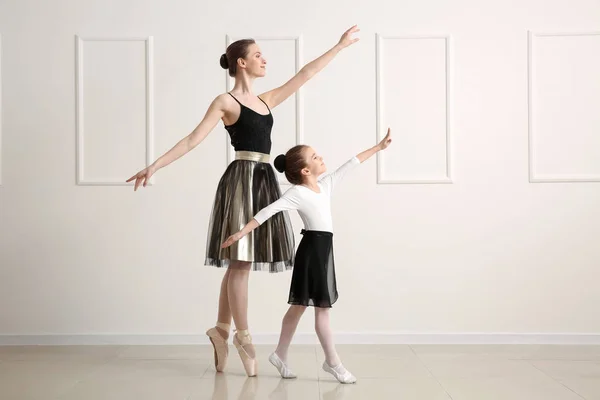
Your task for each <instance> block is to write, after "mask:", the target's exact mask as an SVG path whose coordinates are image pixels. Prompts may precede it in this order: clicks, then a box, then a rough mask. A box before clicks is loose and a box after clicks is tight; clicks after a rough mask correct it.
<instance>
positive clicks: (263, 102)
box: [256, 96, 271, 112]
mask: <svg viewBox="0 0 600 400" xmlns="http://www.w3.org/2000/svg"><path fill="white" fill-rule="evenodd" d="M256 97H258V99H259V100H260V101H262V102H263V103H264V104H265V106H267V110H269V112H271V109H270V108H269V105H268V104H267V103H265V101H264V100H263V99H261V98H260V96H256Z"/></svg>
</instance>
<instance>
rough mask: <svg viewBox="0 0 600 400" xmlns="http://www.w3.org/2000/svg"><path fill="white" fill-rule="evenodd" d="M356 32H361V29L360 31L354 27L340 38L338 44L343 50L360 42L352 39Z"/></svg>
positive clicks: (357, 39)
mask: <svg viewBox="0 0 600 400" xmlns="http://www.w3.org/2000/svg"><path fill="white" fill-rule="evenodd" d="M356 32H360V29H358V27H357V26H356V25H354V26H353V27H352V28H350V29H348V30H347V31H346V32H344V34H343V35H342V37H341V38H340V41H339V42H338V45H339V46H340V47H341V48H342V49H343V48H346V47H348V46H350V45H351V44H354V43H356V42H358V41H359V40H360V39H359V38H352V34H353V33H356Z"/></svg>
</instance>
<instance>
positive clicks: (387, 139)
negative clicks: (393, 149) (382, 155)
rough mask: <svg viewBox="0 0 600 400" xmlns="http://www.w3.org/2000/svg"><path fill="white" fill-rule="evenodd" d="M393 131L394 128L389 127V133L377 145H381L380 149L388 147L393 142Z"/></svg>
mask: <svg viewBox="0 0 600 400" xmlns="http://www.w3.org/2000/svg"><path fill="white" fill-rule="evenodd" d="M391 131H392V130H391V129H390V128H388V130H387V135H385V137H384V138H383V140H382V141H381V142H379V144H378V145H377V146H378V147H379V150H385V149H387V148H388V146H389V145H390V144H391V143H392V136H391Z"/></svg>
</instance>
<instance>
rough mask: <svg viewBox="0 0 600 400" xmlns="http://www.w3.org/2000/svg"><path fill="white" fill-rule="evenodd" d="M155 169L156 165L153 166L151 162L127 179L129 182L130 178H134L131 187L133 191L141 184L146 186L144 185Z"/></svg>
mask: <svg viewBox="0 0 600 400" xmlns="http://www.w3.org/2000/svg"><path fill="white" fill-rule="evenodd" d="M156 171H157V169H156V167H155V166H154V164H152V165H150V166H149V167H146V168H144V169H143V170H141V171H140V172H138V173H137V174H135V175H134V176H132V177H131V178H129V179H127V182H131V181H132V180H134V179H135V185H134V187H133V191H136V190H137V189H138V187H139V186H140V185H143V186H144V187H146V185H147V184H148V182H149V181H150V178H151V177H152V175H154V173H155V172H156Z"/></svg>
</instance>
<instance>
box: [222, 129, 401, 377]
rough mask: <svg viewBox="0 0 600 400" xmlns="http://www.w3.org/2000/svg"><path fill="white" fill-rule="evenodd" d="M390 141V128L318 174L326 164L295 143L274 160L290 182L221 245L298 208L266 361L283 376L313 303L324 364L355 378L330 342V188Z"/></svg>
mask: <svg viewBox="0 0 600 400" xmlns="http://www.w3.org/2000/svg"><path fill="white" fill-rule="evenodd" d="M391 142H392V139H391V136H390V130H389V129H388V132H387V135H386V136H385V138H384V139H383V140H382V141H381V142H380V143H379V144H378V145H377V146H374V147H372V148H370V149H368V150H365V151H363V152H362V153H360V154H359V155H357V156H356V157H353V158H352V159H350V160H349V161H348V162H346V163H345V164H344V165H342V166H341V167H340V168H338V169H337V170H336V171H335V172H333V173H332V174H329V175H327V176H325V177H323V178H321V179H318V177H319V176H320V175H321V174H323V173H324V172H325V171H326V170H327V168H326V167H325V163H324V162H323V158H322V157H321V156H319V155H317V153H316V152H315V151H314V150H313V148H312V147H310V146H305V145H299V146H295V147H293V148H291V149H290V150H288V152H287V153H286V154H285V156H284V155H279V156H277V158H276V159H275V168H276V169H277V170H278V171H279V172H285V176H286V178H287V179H288V181H289V182H290V183H292V184H293V185H294V186H292V187H291V188H290V189H289V190H288V191H287V192H285V194H284V195H283V196H282V197H281V198H280V199H279V200H277V201H275V202H274V203H272V204H271V205H269V206H267V207H265V208H263V209H262V210H260V211H259V212H258V213H257V214H256V215H255V216H254V219H252V220H251V221H250V222H249V223H248V224H247V225H246V226H244V228H243V229H242V230H241V231H239V232H237V233H235V234H233V235H232V236H230V237H229V238H228V239H227V240H226V241H225V242H224V243H223V244H222V247H223V248H227V247H229V246H231V245H232V244H233V243H235V242H237V241H238V240H240V239H241V238H243V237H244V236H245V235H247V234H248V233H250V232H252V231H253V230H254V229H256V228H257V227H258V226H259V225H261V224H262V223H264V222H265V221H266V220H268V219H269V218H271V217H272V216H273V215H275V214H277V213H278V212H281V211H287V210H297V211H298V213H299V214H300V217H301V218H302V221H303V222H304V229H303V230H302V234H303V235H304V237H303V238H302V241H301V242H300V245H299V246H298V251H297V253H296V258H295V261H294V272H293V274H292V283H291V285H290V295H289V300H288V303H289V304H291V306H290V308H289V310H288V311H287V313H286V314H285V316H284V317H283V321H282V326H281V335H280V337H279V344H278V345H277V349H276V350H275V352H274V353H273V354H271V356H270V357H269V361H270V362H271V363H272V364H273V365H274V366H275V367H276V368H277V369H278V370H279V373H280V374H281V376H282V377H283V378H295V377H296V375H295V374H294V373H293V372H292V371H291V370H290V368H289V367H288V365H287V352H288V348H289V346H290V343H291V342H292V336H293V335H294V332H295V331H296V327H297V326H298V322H299V321H300V317H302V314H303V313H304V311H305V310H306V307H307V306H314V307H315V330H316V332H317V336H318V337H319V341H320V342H321V346H322V347H323V351H324V352H325V362H324V363H323V369H324V370H325V371H326V372H329V373H330V374H332V375H333V376H334V377H335V378H336V379H337V380H338V381H340V382H341V383H354V382H356V378H355V377H354V375H352V374H351V373H350V371H348V370H347V369H346V368H344V366H343V365H342V363H341V361H340V359H339V357H338V355H337V353H336V351H335V346H334V344H333V338H332V334H331V328H330V326H329V309H330V308H331V306H332V305H333V304H334V303H335V302H336V300H337V298H338V293H337V286H336V280H335V268H334V263H333V222H332V218H331V193H332V192H333V189H334V187H335V185H336V184H337V183H338V182H339V181H340V179H342V177H343V176H344V175H345V174H346V173H347V172H348V171H350V170H351V169H352V168H354V167H355V166H357V165H358V164H360V163H362V162H364V161H365V160H367V159H368V158H370V157H371V156H372V155H373V154H375V153H377V152H378V151H380V150H384V149H385V148H387V147H388V146H389V145H390V143H391Z"/></svg>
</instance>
